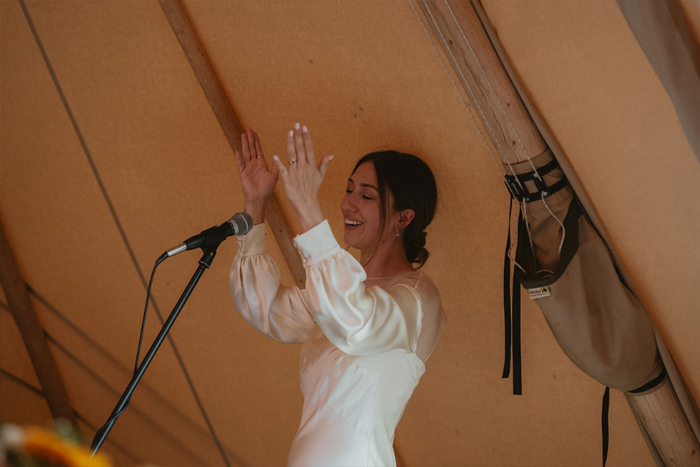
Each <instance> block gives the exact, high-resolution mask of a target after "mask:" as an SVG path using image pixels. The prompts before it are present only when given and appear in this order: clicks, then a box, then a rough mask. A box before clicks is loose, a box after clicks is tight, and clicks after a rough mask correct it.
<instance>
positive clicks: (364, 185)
mask: <svg viewBox="0 0 700 467" xmlns="http://www.w3.org/2000/svg"><path fill="white" fill-rule="evenodd" d="M348 182H350V183H352V184H353V185H354V184H355V180H353V179H352V178H348ZM360 186H363V187H366V188H373V189H374V190H375V191H377V192H379V189H378V188H377V187H376V186H374V185H369V184H367V183H360Z"/></svg>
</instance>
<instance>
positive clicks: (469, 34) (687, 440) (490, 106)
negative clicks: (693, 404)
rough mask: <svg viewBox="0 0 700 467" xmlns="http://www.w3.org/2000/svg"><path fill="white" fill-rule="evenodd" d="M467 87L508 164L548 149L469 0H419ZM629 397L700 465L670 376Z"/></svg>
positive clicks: (671, 446)
mask: <svg viewBox="0 0 700 467" xmlns="http://www.w3.org/2000/svg"><path fill="white" fill-rule="evenodd" d="M418 3H419V4H420V7H421V9H422V11H423V13H424V16H425V18H426V20H427V22H428V24H430V27H431V28H432V30H433V32H434V34H435V36H436V37H437V40H438V42H439V43H440V46H441V47H442V49H443V51H444V52H445V54H446V55H447V58H448V60H449V61H450V64H451V65H452V68H453V70H454V71H455V74H456V75H457V77H458V79H459V81H460V83H461V84H462V87H463V88H464V89H465V90H466V91H467V95H468V96H469V99H470V101H471V103H472V105H473V106H474V108H475V109H476V111H477V114H478V115H479V117H480V118H481V120H482V123H483V124H484V126H485V127H486V128H487V133H488V134H489V136H490V138H491V141H492V143H493V145H494V146H496V148H497V150H498V153H499V155H500V157H501V160H502V162H503V163H504V164H506V165H507V164H514V163H517V162H523V161H526V160H527V159H528V156H529V158H530V159H534V158H535V157H536V156H538V155H539V154H541V153H543V152H544V151H545V150H546V149H547V145H546V143H545V141H544V139H543V138H542V136H541V134H540V132H539V130H538V129H537V126H536V125H535V123H534V121H533V120H532V118H531V117H530V114H529V113H528V111H527V109H526V107H525V105H524V104H523V102H522V99H521V98H520V96H519V95H518V92H517V90H516V88H515V86H514V85H513V82H512V81H511V79H510V78H509V76H508V73H507V72H506V69H505V67H504V66H503V63H502V62H501V60H500V58H499V56H498V54H497V53H496V50H495V49H494V47H493V45H492V43H491V40H490V39H489V36H488V34H487V33H486V31H485V29H484V27H483V25H482V23H481V20H480V18H479V16H478V14H477V12H476V11H475V9H474V6H473V5H472V4H471V3H470V2H469V1H468V0H418ZM627 399H628V401H629V403H630V406H631V407H632V409H633V410H634V411H635V412H636V414H637V416H638V418H639V419H640V420H641V423H642V424H643V426H644V428H645V429H646V431H647V433H648V435H649V438H650V439H651V441H652V442H653V444H654V446H655V448H656V450H657V451H658V453H659V455H660V456H661V458H662V459H663V462H664V463H665V465H668V466H676V465H677V466H697V465H700V444H698V440H697V438H696V437H695V434H694V433H693V431H692V428H691V426H690V423H689V422H688V420H687V419H686V417H685V415H684V412H683V409H682V407H681V405H680V402H679V401H678V397H677V396H676V393H675V391H674V389H673V386H672V385H671V384H670V383H669V382H668V379H667V380H666V381H665V382H664V383H662V384H660V385H659V386H657V388H656V389H655V390H654V391H653V392H650V393H647V394H643V395H628V396H627Z"/></svg>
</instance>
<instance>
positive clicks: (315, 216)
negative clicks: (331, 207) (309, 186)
mask: <svg viewBox="0 0 700 467" xmlns="http://www.w3.org/2000/svg"><path fill="white" fill-rule="evenodd" d="M296 211H297V217H298V218H299V229H300V230H301V233H304V232H306V231H307V230H311V229H312V228H313V227H316V226H317V225H318V224H320V223H321V222H323V220H324V219H325V217H324V216H323V211H321V205H320V204H319V203H318V200H313V201H312V202H309V203H306V204H304V205H303V206H299V207H297V208H296Z"/></svg>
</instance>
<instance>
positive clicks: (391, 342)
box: [295, 221, 422, 355]
mask: <svg viewBox="0 0 700 467" xmlns="http://www.w3.org/2000/svg"><path fill="white" fill-rule="evenodd" d="M295 244H296V247H297V249H298V250H299V253H300V254H301V257H302V261H303V263H304V267H305V269H306V290H305V295H306V297H307V299H308V303H309V306H310V309H311V312H312V313H313V315H314V317H315V319H316V322H317V323H318V325H319V326H320V327H321V329H322V330H323V332H324V334H325V335H326V337H328V339H329V340H330V341H331V342H332V343H333V344H334V345H335V346H336V347H338V348H339V349H340V350H342V351H343V352H345V353H347V354H350V355H370V354H377V353H382V352H386V351H389V350H394V349H401V350H403V351H405V352H411V353H414V352H415V351H416V346H417V341H418V336H419V334H420V330H421V317H422V304H421V297H420V295H419V294H418V292H417V291H416V290H415V289H414V288H412V287H410V286H409V285H406V284H402V283H398V284H396V285H394V286H392V287H391V288H389V289H388V290H384V289H382V288H380V287H378V286H373V287H365V284H364V281H365V280H366V278H367V275H366V273H365V271H364V269H363V268H362V266H361V265H360V263H358V262H357V260H355V258H353V257H352V255H350V254H349V253H347V252H346V251H344V250H342V249H341V248H340V246H339V245H338V242H337V241H336V240H335V237H334V236H333V233H332V231H331V229H330V226H329V225H328V222H327V221H323V222H322V223H321V224H319V225H317V226H315V227H313V228H312V229H310V230H308V231H307V232H304V233H303V234H301V235H298V236H297V237H296V238H295Z"/></svg>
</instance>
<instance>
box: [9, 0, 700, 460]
mask: <svg viewBox="0 0 700 467" xmlns="http://www.w3.org/2000/svg"><path fill="white" fill-rule="evenodd" d="M25 3H26V8H27V12H28V14H29V17H30V18H31V21H32V22H33V25H34V27H35V31H36V33H37V35H38V38H39V40H40V41H41V44H42V45H43V47H44V49H45V53H46V56H47V57H48V60H49V61H50V64H51V66H52V67H53V71H54V73H55V78H56V80H55V81H54V79H53V78H52V76H51V74H50V73H49V70H48V68H47V64H46V62H45V60H44V58H43V56H42V52H41V50H40V48H39V46H38V44H37V39H36V38H35V36H34V35H33V33H32V29H31V28H30V25H29V22H28V19H27V17H26V16H25V13H24V12H23V9H22V5H21V3H20V2H19V1H18V0H0V7H1V10H0V21H1V22H2V23H1V27H0V34H1V35H2V36H1V41H2V42H1V45H2V50H1V62H0V66H1V70H0V73H1V75H0V79H1V83H2V87H1V90H0V92H1V109H0V112H1V113H0V118H1V119H2V120H1V121H2V124H1V125H0V142H1V146H0V150H1V151H2V152H1V155H0V216H1V219H2V222H3V225H4V226H5V229H6V230H7V234H8V236H9V239H10V243H11V245H12V247H13V249H14V252H15V255H16V256H17V259H18V262H19V264H20V268H21V272H22V274H23V277H24V279H25V280H26V282H27V283H28V285H29V286H30V288H31V291H32V292H31V294H32V300H33V304H34V306H35V307H36V310H37V313H38V315H39V318H40V320H41V321H42V323H43V325H44V327H45V329H46V332H47V334H48V336H49V341H50V343H51V349H52V351H53V353H54V355H55V357H56V359H57V363H58V366H59V369H60V371H61V374H62V375H63V378H64V381H65V383H66V385H67V388H68V391H69V396H70V399H71V403H72V405H73V407H74V408H75V410H76V412H77V413H78V414H79V418H80V419H81V420H82V421H81V423H82V430H83V432H84V434H85V435H86V437H87V438H92V436H93V434H94V430H95V429H96V428H97V427H99V426H100V425H102V423H104V421H105V420H106V418H107V416H108V414H109V412H110V411H111V410H112V408H113V406H114V404H115V403H116V401H117V399H118V396H119V394H120V393H121V392H122V390H123V389H124V387H125V386H126V384H127V383H128V380H129V377H130V371H131V370H130V368H131V367H132V365H133V359H134V356H135V347H136V343H137V339H138V330H139V326H140V320H141V312H142V306H143V300H144V298H145V286H144V278H147V277H148V275H149V272H150V269H151V267H152V264H153V262H154V261H155V259H156V258H157V257H158V256H159V255H160V253H161V252H162V251H164V250H165V249H166V248H168V247H170V246H173V245H175V244H176V243H178V242H179V241H181V240H183V239H184V238H186V237H188V236H190V235H192V234H194V233H197V232H199V231H200V230H202V229H204V228H207V227H210V226H211V225H213V224H216V223H219V222H222V221H223V220H225V219H227V218H228V217H229V216H230V215H231V214H232V213H233V212H235V211H237V210H241V209H242V206H243V200H242V196H241V194H240V189H239V186H238V181H237V174H236V171H235V163H234V160H233V155H232V154H231V151H230V149H229V147H228V145H227V143H226V140H225V138H224V137H223V134H222V132H221V129H220V127H219V125H218V123H217V121H216V119H215V118H214V115H213V114H212V112H211V110H210V108H209V106H208V103H207V101H206V99H205V98H204V95H203V93H202V91H201V89H200V87H199V84H198V83H197V81H196V79H195V77H194V74H193V72H192V70H191V68H190V65H189V64H188V62H187V60H186V59H185V56H184V55H183V52H182V50H181V49H180V46H179V44H178V42H177V40H176V39H175V36H174V34H173V32H172V30H171V28H170V25H169V24H168V22H167V20H166V18H165V16H164V14H163V11H162V10H161V8H160V6H159V4H158V3H157V2H156V1H155V0H153V1H145V0H132V1H124V0H120V1H118V2H117V1H110V2H102V1H89V0H64V1H60V2H50V1H29V0H25ZM184 3H185V5H186V7H187V10H188V13H189V14H190V17H191V20H192V22H193V24H194V26H195V28H196V29H197V31H198V32H199V34H200V36H201V40H202V42H203V43H204V44H205V47H206V52H207V53H208V54H209V56H210V58H211V60H212V62H213V63H214V66H215V68H216V70H217V72H218V75H219V78H220V79H221V80H222V82H223V84H224V87H225V89H226V91H227V93H228V96H229V98H230V100H231V102H232V103H233V106H234V108H235V109H236V112H237V114H238V115H239V117H240V119H241V121H242V122H243V124H244V125H250V126H252V127H253V128H255V129H256V131H258V133H259V134H260V136H261V139H262V141H263V146H264V149H265V151H266V153H267V154H268V155H269V156H271V155H272V154H280V155H283V154H284V151H285V140H284V133H285V131H286V130H288V129H289V128H290V127H291V125H293V124H294V123H295V122H297V121H299V122H302V123H304V124H306V125H307V126H308V127H309V128H310V130H311V132H312V135H313V137H314V140H315V145H316V147H317V148H318V151H319V152H323V153H333V154H335V155H336V157H335V159H334V160H333V163H332V165H331V168H330V170H329V173H328V175H327V179H326V181H325V184H324V186H323V187H322V193H321V199H322V204H323V208H324V212H325V213H326V215H327V216H328V219H329V221H330V223H331V226H332V227H333V228H334V231H335V232H336V233H337V234H338V235H339V236H340V235H341V234H342V231H341V227H342V220H341V216H340V211H339V207H338V206H339V202H340V198H341V197H342V194H343V190H344V187H345V180H346V179H347V177H348V175H349V172H350V170H351V169H352V167H353V165H354V163H355V161H356V160H357V159H358V158H359V157H360V156H361V155H363V154H365V153H366V152H368V151H371V150H374V149H377V148H380V147H390V148H396V149H400V150H403V151H410V152H414V153H417V154H419V155H421V156H422V157H423V158H424V159H425V160H426V161H427V162H428V163H429V164H430V165H431V167H432V168H433V170H434V172H435V174H436V177H437V179H438V183H439V188H440V194H441V201H440V206H439V212H438V215H437V217H436V219H435V222H434V224H433V225H432V226H431V228H430V230H429V236H428V247H429V249H430V251H431V253H432V257H431V260H430V261H429V262H428V265H427V266H426V270H427V272H428V273H429V274H430V275H431V276H432V277H433V279H434V280H435V282H436V284H437V285H438V287H439V289H440V292H441V296H442V300H443V305H444V308H445V311H446V313H447V317H448V327H447V330H446V332H445V334H444V335H443V337H442V340H441V342H440V344H439V345H438V347H437V349H436V350H435V352H434V354H433V356H432V357H431V360H430V362H429V364H428V369H427V372H426V374H425V376H424V377H423V380H422V382H421V384H420V385H419V386H418V388H417V390H416V392H415V395H414V397H413V399H412V400H411V402H410V403H409V405H408V408H407V410H406V413H405V415H404V417H403V420H402V422H401V423H400V425H399V428H398V430H397V435H396V448H397V451H398V452H399V454H400V457H401V458H402V459H403V461H404V463H405V465H407V466H424V465H484V466H486V465H521V466H527V465H552V466H560V465H595V464H597V463H598V462H599V460H600V419H599V417H600V399H601V397H602V394H603V388H602V387H601V386H600V385H599V384H598V383H596V382H594V381H593V380H591V379H590V378H588V377H587V376H585V375H584V374H582V373H581V372H580V371H579V370H578V369H577V368H576V367H575V366H574V365H573V364H572V363H571V362H570V361H568V359H567V358H566V357H565V356H564V354H563V352H562V351H561V349H560V348H559V347H558V345H557V343H556V342H555V340H554V339H553V337H552V335H551V333H550V331H549V329H548V328H547V326H546V323H545V321H544V319H543V317H542V315H541V313H540V312H539V310H538V309H537V308H536V307H535V306H534V305H533V304H532V303H531V302H530V301H529V300H526V301H524V303H523V306H524V310H523V311H524V313H523V314H524V322H523V348H524V353H523V382H524V395H523V396H518V397H516V396H512V395H511V386H510V383H509V382H507V381H503V380H501V379H500V370H501V365H502V352H503V349H502V346H503V342H502V339H503V337H502V326H503V324H502V311H501V307H502V304H501V300H502V297H501V280H502V254H503V249H504V242H505V237H506V222H507V209H508V207H507V206H508V196H507V193H506V190H505V188H504V186H503V183H502V181H501V180H500V178H499V174H498V171H497V169H496V167H495V166H494V162H493V161H492V160H491V157H490V155H489V153H488V151H487V150H486V148H485V146H484V144H483V142H482V141H481V137H480V135H479V132H478V131H477V129H476V127H475V125H474V123H472V121H471V118H470V116H469V113H468V112H467V109H466V108H465V105H464V104H463V103H462V100H461V99H460V96H459V95H458V92H459V93H460V94H461V95H462V98H463V99H464V100H465V101H466V100H467V98H466V93H465V92H464V90H462V89H459V90H455V87H454V86H453V82H452V80H451V79H450V76H449V75H448V73H447V72H446V70H445V68H444V67H443V65H442V63H441V60H440V57H439V55H438V53H436V51H435V49H434V48H433V46H432V45H431V42H430V40H429V39H428V36H427V35H426V33H425V31H424V30H423V28H422V27H421V24H420V22H419V20H418V18H417V16H416V12H415V11H414V8H415V9H416V10H418V7H417V6H416V5H412V4H411V3H410V2H409V1H408V0H401V1H399V0H395V1H389V0H381V1H374V2H370V1H361V2H283V1H278V2H252V1H251V2H247V1H246V2H228V1H227V2H224V1H218V2H214V1H185V2H184ZM484 7H485V9H486V11H487V13H488V15H489V18H490V19H491V21H492V22H493V24H494V27H495V28H496V29H497V31H498V33H499V37H500V39H501V40H502V42H503V45H504V48H505V49H506V51H507V53H508V55H509V58H510V59H511V61H512V64H513V66H514V69H515V70H516V72H517V73H518V75H519V78H520V79H521V81H522V82H523V83H524V87H525V89H526V91H527V93H528V97H529V98H530V99H531V100H532V101H533V103H534V104H535V105H536V107H537V109H538V110H539V111H540V112H541V113H542V115H543V116H544V118H545V120H546V122H547V123H548V125H549V126H550V127H551V130H552V132H553V133H554V135H555V136H556V138H557V139H558V141H559V143H560V144H561V146H562V147H563V148H564V149H565V151H566V154H567V158H568V162H569V163H570V164H571V166H572V167H573V168H574V170H575V173H576V175H577V176H578V178H579V179H580V182H581V183H582V184H583V186H584V187H585V192H586V195H587V196H588V197H589V198H590V200H591V202H592V203H593V205H594V207H595V209H596V212H597V214H598V216H599V218H600V219H601V221H602V223H603V226H604V228H605V231H606V233H607V236H608V238H609V241H610V243H611V246H612V248H613V250H614V252H615V254H616V256H617V257H618V258H619V260H620V263H621V265H622V266H623V267H624V269H625V272H626V273H627V275H628V276H629V278H630V280H631V285H632V287H633V288H634V290H635V292H636V293H637V294H638V296H639V297H640V299H641V300H642V301H643V302H644V304H645V306H647V307H648V309H649V311H650V313H651V315H652V318H653V319H654V321H655V323H656V325H657V327H658V328H659V330H660V333H661V335H662V336H663V337H664V339H665V342H666V344H667V345H668V347H669V348H670V350H671V352H672V353H673V355H674V357H675V359H676V361H677V363H678V366H679V368H680V369H681V371H682V372H683V375H684V376H685V378H686V380H687V382H688V385H689V387H690V389H691V391H692V392H693V393H694V395H695V397H696V398H697V397H698V396H700V372H698V368H700V348H699V347H700V343H699V342H698V340H697V338H696V336H697V330H698V329H699V328H700V314H698V313H697V303H699V302H700V288H698V287H697V284H698V281H699V279H700V266H699V265H700V253H699V252H698V248H697V246H696V243H697V241H696V239H697V237H698V234H699V233H700V166H699V164H698V159H697V158H696V157H695V156H694V154H693V153H692V151H691V149H690V147H689V145H688V144H687V141H686V140H685V138H684V136H683V133H682V130H681V128H680V125H679V124H678V122H677V118H676V117H675V113H674V111H673V105H672V104H671V102H670V101H669V99H668V97H667V95H666V94H665V92H664V90H663V87H662V86H661V84H660V83H659V82H658V79H657V78H656V75H655V74H654V72H653V70H652V69H651V67H650V66H649V65H648V63H647V62H646V59H645V57H644V55H643V53H642V51H641V50H640V49H639V46H638V45H637V44H636V42H635V41H634V37H633V36H632V34H631V32H630V31H629V28H628V26H627V25H626V23H625V21H624V18H623V17H622V16H621V14H620V13H619V10H618V9H617V6H616V4H615V2H614V0H599V1H595V2H551V1H542V2H533V1H527V2H512V1H506V0H504V1H495V0H489V1H486V2H484ZM419 16H420V17H421V18H423V17H422V15H421V14H420V13H419ZM423 20H424V18H423ZM453 79H454V78H453ZM455 81H456V80H455ZM57 85H58V88H57ZM59 88H60V92H59V90H58V89H59ZM61 94H62V95H63V96H64V97H65V102H64V101H63V100H62V97H61ZM482 132H483V129H482ZM284 207H285V211H286V214H287V216H288V218H289V219H290V221H291V222H292V225H293V229H295V228H296V227H295V221H294V216H293V212H292V211H291V210H290V209H289V207H288V205H286V204H285V205H284ZM339 238H340V237H339ZM267 244H268V248H269V250H270V253H271V254H272V256H273V257H274V258H275V260H276V261H277V263H278V264H279V265H280V269H281V270H282V275H283V278H284V281H285V282H287V283H290V284H291V283H292V279H291V276H290V274H289V272H288V270H287V269H286V267H285V266H284V261H283V258H282V255H281V253H280V252H279V250H278V249H277V247H276V246H275V242H274V240H273V238H272V236H270V235H268V242H267ZM235 249H236V248H235V242H234V241H231V240H230V241H229V242H227V243H225V244H223V245H222V247H221V248H220V249H219V253H218V256H217V258H216V259H215V261H214V264H213V266H212V268H211V270H209V271H208V272H206V273H205V275H204V277H203V279H202V281H201V282H200V284H199V286H198V287H197V289H196V291H195V293H194V294H193V295H192V297H191V298H190V301H189V302H188V304H187V305H186V307H185V309H184V311H183V313H182V315H181V316H180V318H179V319H178V321H177V322H176V324H175V326H174V327H173V330H172V332H171V336H172V343H173V344H174V347H173V345H171V343H170V342H168V343H166V345H164V346H163V347H162V349H161V351H160V352H159V354H158V355H157V356H156V359H155V360H154V363H153V364H152V365H151V367H150V368H149V370H148V372H147V373H146V376H145V377H144V380H143V382H142V383H141V385H140V386H139V388H138V389H137V391H136V393H135V395H134V398H133V400H132V403H131V407H130V408H129V409H128V410H127V411H126V413H125V414H124V415H123V416H122V417H121V418H120V419H119V421H118V423H117V424H116V426H115V428H114V430H113V431H112V433H111V434H110V436H109V438H108V441H107V443H106V444H105V447H104V451H105V452H107V453H109V454H110V455H111V456H112V457H113V459H114V460H115V464H117V465H142V464H145V463H156V464H159V465H164V466H165V465H205V464H211V465H222V464H224V461H223V457H222V455H221V453H220V451H219V449H218V448H217V446H216V443H215V442H214V441H213V438H212V436H211V435H210V432H209V429H208V427H207V423H206V421H205V419H204V417H203V415H202V413H201V410H200V409H199V407H198V405H197V402H196V401H195V397H194V396H193V393H192V390H191V388H190V385H189V383H188V380H189V381H191V383H192V385H193V386H194V388H195V389H196V392H197V394H198V397H199V399H200V401H201V404H202V406H203V408H204V410H205V413H206V414H207V416H208V419H209V421H210V423H211V426H212V427H213V429H214V431H215V432H216V434H217V436H218V438H219V440H220V441H221V444H222V445H223V446H224V450H225V452H226V455H227V457H228V459H229V461H230V463H231V464H232V465H282V464H284V461H285V459H286V454H287V451H288V448H289V446H290V444H291V441H292V439H293V437H294V434H295V431H296V427H297V424H298V422H299V418H300V414H301V405H302V398H301V392H300V389H299V380H298V362H297V359H298V352H299V348H298V347H297V346H291V345H284V344H279V343H276V342H274V341H272V340H270V339H267V338H265V337H264V336H262V335H260V334H258V333H257V332H256V331H254V330H253V329H252V328H250V326H248V325H247V324H246V323H245V322H244V320H243V319H241V318H240V317H239V316H238V314H237V313H236V311H235V309H234V307H233V305H232V302H231V299H230V296H229V291H228V269H229V267H230V264H231V262H232V260H233V257H234V255H235ZM198 259H199V255H198V254H197V253H196V252H190V253H186V254H183V255H180V256H178V257H176V258H173V259H170V260H168V261H167V262H165V263H163V264H162V265H161V266H160V268H159V272H158V274H157V275H156V281H155V285H154V297H155V305H156V306H157V310H158V311H159V312H160V314H161V315H163V316H166V315H167V314H168V313H169V311H170V309H171V308H172V306H173V304H174V303H175V301H176V300H177V297H178V296H179V294H180V293H181V291H182V290H183V288H184V286H185V284H186V283H187V281H188V280H189V278H190V276H191V274H192V273H193V272H194V270H195V269H196V262H197V260H198ZM2 303H3V304H6V303H7V302H6V300H5V299H4V297H3V298H2ZM157 321H158V320H157V318H156V315H155V313H152V314H151V316H150V319H149V323H148V326H147V335H148V336H149V337H150V338H152V337H153V336H154V335H155V333H156V332H157V329H158V328H159V324H158V323H157ZM0 326H1V327H0V352H1V354H0V369H1V370H2V372H1V373H0V400H1V402H0V418H2V420H4V421H15V422H21V423H24V424H26V423H46V421H47V420H48V419H49V418H50V417H49V413H48V409H47V406H46V404H45V402H44V400H43V398H42V397H41V395H40V394H37V392H36V390H34V389H32V388H37V387H38V384H39V383H38V381H37V380H36V377H35V375H34V373H33V370H32V368H31V364H30V362H29V358H28V357H27V355H26V352H25V350H24V346H23V344H22V342H21V339H20V338H19V334H18V332H17V329H16V327H15V325H14V323H13V321H12V318H11V316H10V315H9V313H7V312H6V311H5V310H0ZM175 349H176V350H175ZM183 368H184V370H183ZM608 465H609V466H622V465H630V466H632V465H634V466H639V465H653V461H652V459H651V456H650V455H649V453H648V451H647V448H646V446H645V444H644V441H643V439H642V436H641V435H640V433H639V430H638V428H637V426H636V423H635V421H634V418H633V417H632V415H631V412H630V410H629V408H628V406H627V403H626V401H625V400H624V397H623V396H622V395H621V394H619V393H614V394H613V399H612V407H611V451H610V456H609V460H608Z"/></svg>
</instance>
